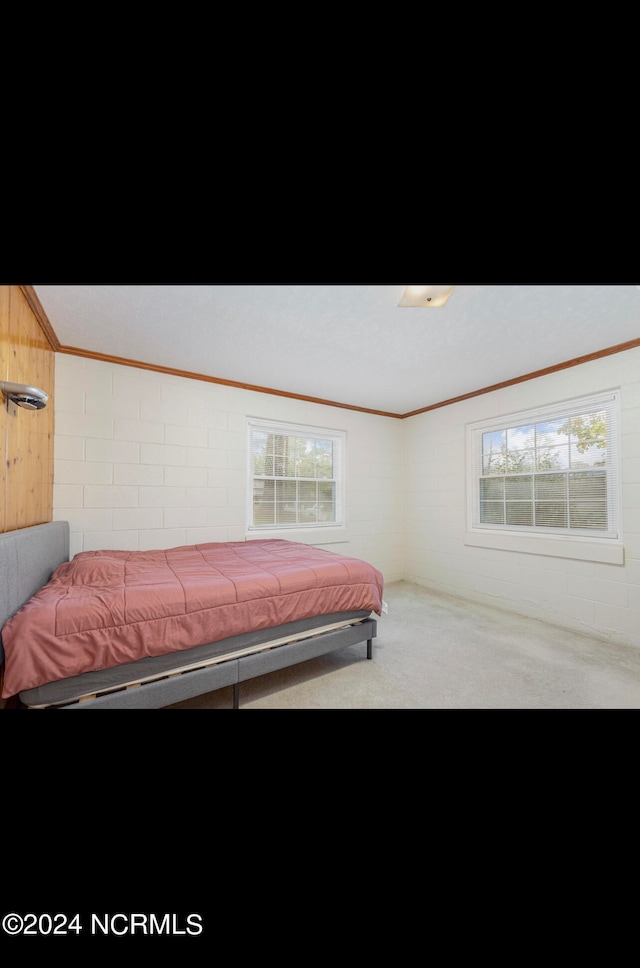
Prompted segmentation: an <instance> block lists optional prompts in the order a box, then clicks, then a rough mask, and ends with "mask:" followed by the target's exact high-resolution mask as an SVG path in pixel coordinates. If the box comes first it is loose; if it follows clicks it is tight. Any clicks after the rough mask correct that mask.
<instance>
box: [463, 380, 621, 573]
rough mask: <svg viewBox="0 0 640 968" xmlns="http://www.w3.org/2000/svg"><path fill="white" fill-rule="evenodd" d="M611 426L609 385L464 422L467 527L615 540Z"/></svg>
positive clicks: (615, 432)
mask: <svg viewBox="0 0 640 968" xmlns="http://www.w3.org/2000/svg"><path fill="white" fill-rule="evenodd" d="M618 428H619V396H618V393H617V392H616V391H612V392H611V393H606V394H600V395H598V396H592V397H583V398H581V399H579V400H570V401H565V402H564V403H560V404H557V405H554V406H551V407H545V408H542V409H538V410H530V411H526V412H523V413H518V414H511V415H510V416H506V417H501V418H499V419H497V420H495V421H492V422H483V423H476V424H472V425H469V426H468V447H469V458H470V459H469V467H470V476H469V519H470V520H469V529H470V530H472V531H474V532H476V534H477V533H479V532H481V531H483V530H490V531H493V532H509V533H520V534H533V535H547V536H555V535H561V536H564V538H565V539H566V537H567V536H572V537H577V538H581V539H585V538H588V539H590V540H592V541H593V540H601V539H605V540H608V541H616V540H618V539H620V538H621V535H620V520H619V519H620V512H619V508H620V495H619V488H620V477H619V468H618V438H619V429H618ZM468 543H476V544H482V543H483V542H482V541H475V542H474V541H470V542H468ZM494 546H495V547H498V546H500V545H499V544H495V543H494ZM508 546H509V545H502V547H508ZM525 550H526V549H525ZM538 550H540V551H542V549H540V548H538ZM542 553H545V554H546V553H552V554H553V553H557V554H561V553H564V552H560V551H557V552H553V551H551V552H548V551H546V550H544V551H542ZM569 556H572V555H569ZM585 557H586V555H585Z"/></svg>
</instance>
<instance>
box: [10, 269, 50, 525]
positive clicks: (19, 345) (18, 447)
mask: <svg viewBox="0 0 640 968" xmlns="http://www.w3.org/2000/svg"><path fill="white" fill-rule="evenodd" d="M0 379H2V380H9V381H10V382H11V383H26V384H28V385H29V386H36V387H40V389H41V390H44V391H45V393H48V394H49V402H48V403H47V406H46V407H45V408H44V410H25V409H24V408H23V407H18V406H16V404H14V403H11V402H10V401H9V400H7V399H6V397H4V396H2V397H1V398H0V453H2V461H1V466H0V531H3V532H5V531H15V529H16V528H26V527H30V526H31V525H34V524H44V523H46V522H48V521H51V520H52V514H53V434H54V408H53V393H54V381H55V354H54V351H53V349H52V347H51V344H50V342H49V339H48V338H47V336H46V334H45V333H44V332H43V330H42V327H41V326H40V323H39V321H38V320H37V318H36V316H35V315H34V313H33V311H32V309H31V307H30V306H29V304H28V302H27V300H26V299H25V296H24V294H23V293H22V291H21V289H20V286H0Z"/></svg>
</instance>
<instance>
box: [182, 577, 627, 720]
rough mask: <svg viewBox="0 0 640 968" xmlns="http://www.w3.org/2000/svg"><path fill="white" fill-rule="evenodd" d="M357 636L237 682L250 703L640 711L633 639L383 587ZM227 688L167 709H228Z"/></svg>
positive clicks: (399, 586)
mask: <svg viewBox="0 0 640 968" xmlns="http://www.w3.org/2000/svg"><path fill="white" fill-rule="evenodd" d="M384 598H385V601H386V602H387V604H388V606H389V611H388V614H386V615H383V616H382V617H381V618H380V619H378V635H377V637H376V638H375V639H374V642H373V659H372V660H371V661H368V660H367V659H366V646H365V644H364V643H363V644H361V645H353V646H348V647H347V648H345V649H342V650H340V651H337V652H332V653H329V654H328V655H325V656H320V657H319V658H316V659H310V660H307V661H306V662H302V663H299V664H298V665H295V666H291V667H289V668H287V669H283V670H280V671H278V672H272V673H269V674H267V675H264V676H260V677H258V678H256V679H252V680H249V681H248V682H244V683H242V684H241V686H240V710H239V711H241V710H243V709H244V710H249V709H316V710H318V709H326V710H329V709H640V647H639V648H638V650H634V649H632V648H631V647H628V646H622V645H617V644H613V643H611V642H608V641H606V640H602V639H601V638H598V637H595V636H594V637H592V636H589V635H583V634H580V633H578V632H573V631H568V630H566V629H563V628H559V627H556V626H552V625H548V624H546V623H543V622H541V621H538V620H536V619H528V618H523V617H522V616H518V615H515V614H513V613H511V612H507V611H502V610H499V609H495V608H492V607H489V606H486V605H478V604H477V603H474V602H469V601H465V600H461V599H458V598H454V597H453V596H449V595H444V594H440V593H438V592H434V591H431V590H429V589H427V588H424V587H422V586H420V585H416V584H413V583H411V582H404V581H401V582H395V583H392V584H389V585H388V586H386V587H385V592H384ZM232 702H233V697H232V689H231V687H228V688H224V689H220V690H217V691H215V692H212V693H208V694H206V695H203V696H198V697H196V698H194V699H189V700H185V701H183V702H180V703H176V704H174V705H173V706H170V707H168V708H170V709H231V708H232Z"/></svg>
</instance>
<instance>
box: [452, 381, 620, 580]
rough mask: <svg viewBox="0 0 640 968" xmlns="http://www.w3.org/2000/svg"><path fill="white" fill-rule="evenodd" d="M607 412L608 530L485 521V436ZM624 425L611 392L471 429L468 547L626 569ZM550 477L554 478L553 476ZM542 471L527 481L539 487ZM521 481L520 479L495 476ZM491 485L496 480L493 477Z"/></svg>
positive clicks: (477, 423)
mask: <svg viewBox="0 0 640 968" xmlns="http://www.w3.org/2000/svg"><path fill="white" fill-rule="evenodd" d="M595 409H603V410H605V411H606V414H607V447H606V452H605V453H606V457H605V465H604V470H605V473H606V495H607V497H606V509H607V530H606V531H605V532H604V533H600V532H599V531H598V529H586V528H582V529H580V528H570V527H547V526H542V525H539V526H536V525H515V524H492V523H482V522H481V521H480V500H481V497H480V488H481V485H480V481H481V480H482V479H486V476H485V475H484V474H483V473H482V439H483V434H488V433H494V432H497V431H505V430H510V429H511V430H513V429H515V428H517V427H524V426H527V425H532V424H539V423H543V422H546V421H552V420H560V419H562V420H564V419H566V418H567V416H570V415H572V414H573V415H576V413H577V412H578V411H583V412H585V411H586V412H588V411H589V410H595ZM620 444H621V423H620V390H619V389H612V390H608V391H604V392H600V393H596V394H589V395H585V396H581V397H576V398H573V399H567V400H563V401H559V402H557V403H553V404H548V405H545V406H543V407H532V408H529V409H527V410H522V411H518V412H516V413H509V414H500V415H497V416H495V417H493V418H488V419H486V420H480V421H474V422H473V423H469V424H467V427H466V455H467V522H466V531H465V538H464V543H465V544H466V545H471V546H476V547H485V548H496V549H502V550H510V551H521V552H524V553H530V554H543V555H551V556H554V557H564V558H578V559H583V560H590V561H602V562H607V563H611V564H623V563H624V546H623V536H622V473H621V452H620ZM570 472H571V469H570V468H566V469H565V468H562V469H558V470H557V471H556V473H559V474H565V475H567V480H569V476H570ZM550 473H553V471H551V472H550ZM543 474H544V472H543V471H540V470H534V471H525V472H523V474H522V476H523V477H524V476H531V477H532V478H533V482H534V483H533V487H534V490H535V481H536V479H540V478H541V477H542V476H543ZM499 476H502V477H504V478H506V477H512V478H513V477H517V474H513V473H512V474H504V475H496V478H497V477H499ZM489 479H491V477H489Z"/></svg>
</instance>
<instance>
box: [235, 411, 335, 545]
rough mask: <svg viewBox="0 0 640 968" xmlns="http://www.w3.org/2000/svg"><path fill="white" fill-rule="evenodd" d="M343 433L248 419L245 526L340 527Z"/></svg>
mask: <svg viewBox="0 0 640 968" xmlns="http://www.w3.org/2000/svg"><path fill="white" fill-rule="evenodd" d="M343 451H344V433H342V432H341V431H336V430H326V429H322V428H317V427H302V426H297V425H295V424H275V423H267V422H266V421H262V420H250V421H249V474H250V477H251V480H250V486H249V494H250V502H251V506H250V511H249V528H250V529H251V530H256V529H271V530H280V529H282V528H297V529H303V528H304V529H306V528H321V527H328V526H333V527H335V526H337V525H341V524H342V523H343V522H342V466H343Z"/></svg>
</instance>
